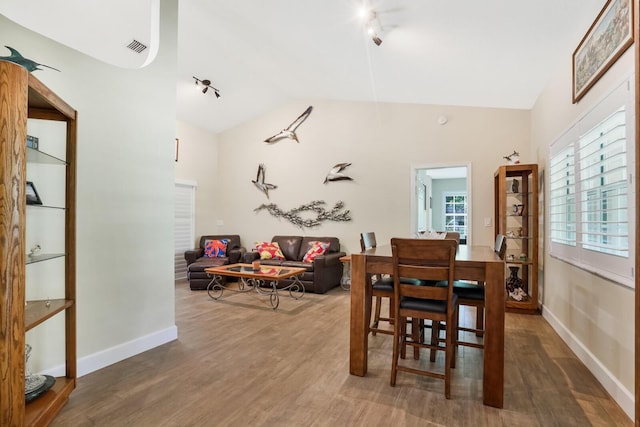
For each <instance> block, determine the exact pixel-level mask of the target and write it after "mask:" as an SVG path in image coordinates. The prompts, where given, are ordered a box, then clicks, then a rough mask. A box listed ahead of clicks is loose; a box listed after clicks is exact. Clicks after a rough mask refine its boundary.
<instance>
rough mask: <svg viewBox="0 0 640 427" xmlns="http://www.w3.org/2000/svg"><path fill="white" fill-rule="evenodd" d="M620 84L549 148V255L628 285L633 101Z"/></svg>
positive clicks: (632, 215)
mask: <svg viewBox="0 0 640 427" xmlns="http://www.w3.org/2000/svg"><path fill="white" fill-rule="evenodd" d="M631 87H632V86H631V85H630V82H625V83H624V84H622V85H621V86H620V87H618V88H617V89H615V90H614V91H613V92H612V93H611V94H609V95H608V96H607V97H606V98H605V99H604V100H602V101H601V102H600V103H598V105H596V106H595V107H594V108H593V109H592V110H591V111H589V112H588V113H586V114H585V115H584V116H583V117H582V118H581V119H580V120H579V121H578V122H576V123H575V124H574V126H572V128H571V129H570V130H569V131H567V132H566V133H565V134H564V135H562V136H561V137H560V138H558V139H557V140H556V141H555V142H554V143H553V144H552V145H551V147H550V155H549V223H548V230H549V241H550V248H549V250H550V254H551V255H552V256H555V257H557V258H560V259H563V260H565V261H568V262H571V263H574V264H576V265H578V266H579V267H581V268H584V269H586V270H589V271H591V272H594V273H596V274H599V275H601V276H603V277H606V278H609V279H611V280H614V281H616V282H618V283H622V284H625V285H628V286H630V287H633V286H634V271H633V268H634V253H633V252H634V251H633V247H634V233H633V230H634V229H635V224H634V219H635V188H634V185H635V184H634V182H633V181H634V170H635V168H634V167H633V164H634V152H635V151H634V150H635V147H634V142H633V141H634V138H635V136H634V135H635V130H634V123H635V122H634V100H633V98H634V97H633V91H632V90H631Z"/></svg>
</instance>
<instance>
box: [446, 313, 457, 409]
mask: <svg viewBox="0 0 640 427" xmlns="http://www.w3.org/2000/svg"><path fill="white" fill-rule="evenodd" d="M454 314H455V313H454ZM450 323H455V321H454V322H446V325H445V331H446V332H445V333H446V334H447V335H446V337H445V338H444V339H445V350H444V355H445V357H444V397H445V398H447V399H451V364H452V362H453V352H454V348H453V342H454V341H456V340H455V339H454V338H453V334H454V331H455V329H454V328H455V324H450Z"/></svg>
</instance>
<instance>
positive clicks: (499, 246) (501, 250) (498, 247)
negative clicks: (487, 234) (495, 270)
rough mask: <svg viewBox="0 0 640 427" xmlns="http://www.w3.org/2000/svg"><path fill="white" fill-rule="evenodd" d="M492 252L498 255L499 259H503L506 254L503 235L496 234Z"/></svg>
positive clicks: (505, 242)
mask: <svg viewBox="0 0 640 427" xmlns="http://www.w3.org/2000/svg"><path fill="white" fill-rule="evenodd" d="M493 250H494V251H495V252H496V253H497V254H498V256H499V257H500V259H504V256H505V253H506V252H507V239H506V238H505V237H504V234H498V235H497V236H496V244H495V246H494V248H493Z"/></svg>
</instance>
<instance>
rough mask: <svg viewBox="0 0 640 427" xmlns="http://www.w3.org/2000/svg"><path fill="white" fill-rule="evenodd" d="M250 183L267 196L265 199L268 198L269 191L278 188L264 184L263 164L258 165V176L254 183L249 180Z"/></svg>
mask: <svg viewBox="0 0 640 427" xmlns="http://www.w3.org/2000/svg"><path fill="white" fill-rule="evenodd" d="M251 182H253V184H254V185H255V186H256V187H257V188H258V189H259V190H260V191H262V192H263V193H264V194H265V196H267V199H268V198H269V190H275V189H276V188H278V186H277V185H273V184H269V183H267V182H264V164H262V163H260V164H259V165H258V174H257V176H256V179H255V181H254V180H251Z"/></svg>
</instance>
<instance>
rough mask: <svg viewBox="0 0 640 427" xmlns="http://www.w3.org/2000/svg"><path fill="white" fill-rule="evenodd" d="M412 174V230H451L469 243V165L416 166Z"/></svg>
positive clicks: (462, 241) (416, 233)
mask: <svg viewBox="0 0 640 427" xmlns="http://www.w3.org/2000/svg"><path fill="white" fill-rule="evenodd" d="M412 176H413V191H412V195H413V197H412V203H411V205H412V207H413V208H412V221H411V223H412V228H413V229H412V234H413V235H420V233H423V232H428V231H455V232H458V233H460V243H461V244H470V242H471V235H472V233H471V218H472V216H471V180H470V179H468V177H470V176H471V165H470V164H455V165H426V166H419V167H414V168H413V174H412Z"/></svg>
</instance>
